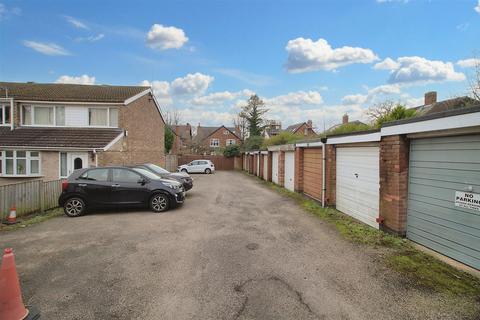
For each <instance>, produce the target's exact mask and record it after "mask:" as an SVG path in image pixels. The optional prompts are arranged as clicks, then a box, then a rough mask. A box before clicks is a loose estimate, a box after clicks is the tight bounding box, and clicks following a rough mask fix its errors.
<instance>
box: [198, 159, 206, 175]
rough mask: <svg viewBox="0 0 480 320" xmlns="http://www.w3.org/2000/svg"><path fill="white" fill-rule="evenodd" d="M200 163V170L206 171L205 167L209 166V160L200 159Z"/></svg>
mask: <svg viewBox="0 0 480 320" xmlns="http://www.w3.org/2000/svg"><path fill="white" fill-rule="evenodd" d="M199 162H200V165H199V166H198V172H202V173H203V172H205V169H207V168H208V162H207V161H199Z"/></svg>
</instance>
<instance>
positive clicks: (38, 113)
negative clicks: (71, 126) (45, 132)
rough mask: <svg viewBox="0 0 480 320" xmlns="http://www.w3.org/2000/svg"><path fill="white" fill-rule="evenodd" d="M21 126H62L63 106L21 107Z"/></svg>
mask: <svg viewBox="0 0 480 320" xmlns="http://www.w3.org/2000/svg"><path fill="white" fill-rule="evenodd" d="M21 118H22V125H26V126H30V125H34V126H64V125H65V107H64V106H40V105H38V106H33V105H22V112H21Z"/></svg>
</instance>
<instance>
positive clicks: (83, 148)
mask: <svg viewBox="0 0 480 320" xmlns="http://www.w3.org/2000/svg"><path fill="white" fill-rule="evenodd" d="M0 96H1V97H2V98H0V184H8V183H15V182H20V181H26V180H32V179H41V180H55V179H59V178H64V177H67V176H68V175H69V174H70V173H71V172H72V171H73V170H75V169H80V168H86V167H92V166H99V165H115V164H118V165H124V164H134V163H141V162H152V163H156V164H159V165H163V164H164V161H165V154H164V130H165V122H164V120H163V118H162V115H161V112H160V106H159V105H158V103H157V101H156V100H155V96H154V95H153V93H152V91H151V89H150V88H148V87H141V86H108V85H77V84H50V83H49V84H40V83H14V82H0ZM5 97H6V98H5Z"/></svg>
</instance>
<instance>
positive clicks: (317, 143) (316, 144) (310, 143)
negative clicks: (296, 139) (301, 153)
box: [295, 141, 323, 148]
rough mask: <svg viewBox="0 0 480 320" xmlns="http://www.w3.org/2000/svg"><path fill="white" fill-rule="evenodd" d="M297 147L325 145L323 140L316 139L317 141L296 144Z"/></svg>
mask: <svg viewBox="0 0 480 320" xmlns="http://www.w3.org/2000/svg"><path fill="white" fill-rule="evenodd" d="M295 147H300V148H308V147H323V142H321V141H316V142H302V143H297V144H295Z"/></svg>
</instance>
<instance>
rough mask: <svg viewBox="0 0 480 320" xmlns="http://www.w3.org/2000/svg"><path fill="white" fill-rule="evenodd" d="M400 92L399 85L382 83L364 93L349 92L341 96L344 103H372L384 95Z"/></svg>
mask: <svg viewBox="0 0 480 320" xmlns="http://www.w3.org/2000/svg"><path fill="white" fill-rule="evenodd" d="M400 93H401V90H400V85H398V84H384V85H381V86H378V87H374V88H371V89H368V90H367V93H366V94H350V95H346V96H344V97H343V98H342V103H343V104H344V105H363V104H366V103H373V102H375V101H376V100H377V99H379V98H384V97H385V96H392V95H398V94H400Z"/></svg>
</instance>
